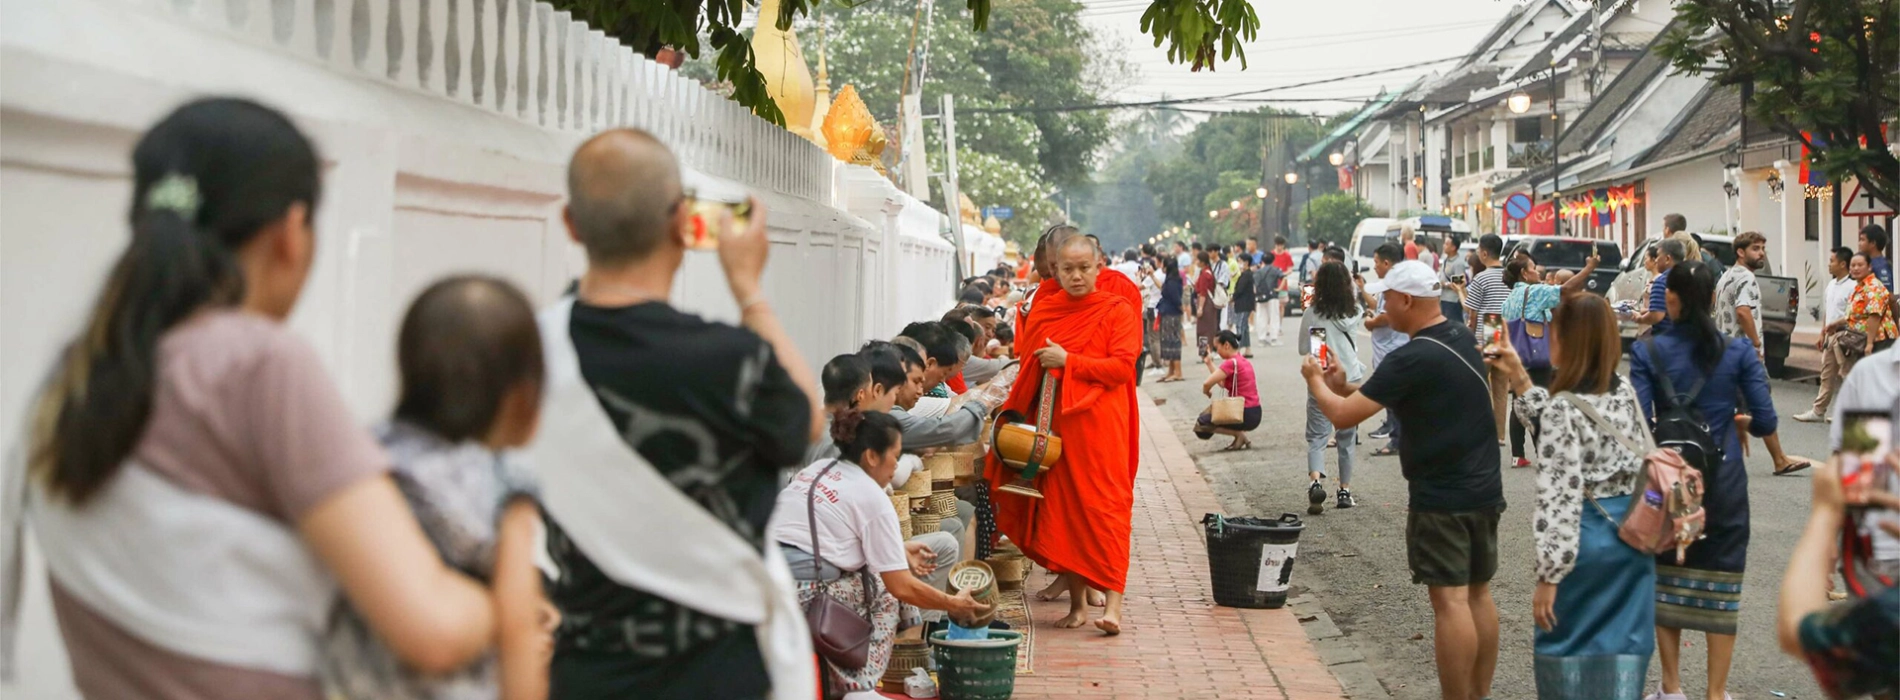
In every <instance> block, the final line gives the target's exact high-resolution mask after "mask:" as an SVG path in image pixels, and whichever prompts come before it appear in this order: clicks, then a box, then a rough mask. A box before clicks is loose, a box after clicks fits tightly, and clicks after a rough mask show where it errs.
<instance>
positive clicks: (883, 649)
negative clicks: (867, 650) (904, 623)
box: [798, 574, 899, 693]
mask: <svg viewBox="0 0 1900 700" xmlns="http://www.w3.org/2000/svg"><path fill="white" fill-rule="evenodd" d="M874 578H875V577H874ZM872 585H873V586H876V587H877V591H876V592H875V593H874V594H873V595H876V596H877V597H876V598H875V599H873V600H872V601H871V654H870V656H869V657H868V659H869V660H868V661H866V662H865V664H864V668H861V669H858V670H856V671H846V670H844V669H840V668H838V667H837V666H833V665H831V662H829V661H826V662H824V669H825V673H828V674H830V675H831V679H832V683H833V685H832V687H834V688H842V689H844V691H845V692H851V693H855V692H859V691H875V690H877V682H878V680H879V679H880V678H883V677H884V671H885V669H887V668H890V665H891V648H892V646H893V645H894V640H895V639H896V638H897V618H898V606H899V603H898V602H897V598H895V597H892V596H891V594H889V593H886V592H885V591H884V587H883V586H882V585H879V584H875V583H874V584H872ZM821 588H822V589H824V591H825V592H826V593H828V594H830V595H831V597H832V598H833V599H836V600H837V601H838V602H840V603H843V604H844V606H845V607H847V608H850V609H852V610H863V609H864V593H865V591H864V580H863V579H862V578H860V577H859V576H858V575H857V574H846V575H845V576H844V577H842V578H837V579H832V580H830V581H799V582H798V605H799V607H800V608H807V607H810V605H811V601H812V599H813V598H816V597H817V596H818V591H819V589H821Z"/></svg>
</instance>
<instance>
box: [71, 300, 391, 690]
mask: <svg viewBox="0 0 1900 700" xmlns="http://www.w3.org/2000/svg"><path fill="white" fill-rule="evenodd" d="M157 364H158V385H157V388H156V391H155V392H154V396H153V400H152V411H151V417H150V419H149V420H148V421H147V423H146V427H145V433H144V435H143V436H141V437H140V438H139V442H138V446H137V447H135V448H134V449H133V451H132V457H133V459H136V460H138V462H139V463H140V464H142V465H144V466H145V468H147V469H149V470H151V471H152V472H154V473H156V474H158V475H160V476H162V477H165V478H167V479H170V480H171V481H173V482H174V483H176V484H177V485H178V486H180V487H182V488H184V489H187V490H190V491H194V492H197V493H201V494H205V495H208V496H212V497H215V498H221V499H224V500H226V501H230V502H231V503H233V504H235V505H237V506H240V507H243V508H247V509H250V510H253V511H256V512H258V513H260V514H263V515H264V516H266V517H269V518H271V519H273V520H278V521H281V522H283V523H284V524H285V525H286V526H289V527H293V528H294V527H295V526H296V523H297V522H298V521H299V519H301V518H302V517H303V516H304V514H305V513H307V512H309V510H310V509H311V508H312V507H313V506H316V505H317V504H319V503H322V502H323V501H324V500H325V499H327V498H329V497H330V496H332V495H335V494H336V493H338V492H340V491H342V490H343V489H344V488H346V487H348V486H351V485H354V484H356V483H357V482H359V481H361V480H363V479H367V478H371V477H375V476H378V475H380V474H383V473H385V471H386V470H387V469H388V468H389V459H388V457H387V456H385V454H384V453H383V450H382V448H381V447H380V446H378V445H377V444H376V440H375V438H374V437H373V436H372V435H371V434H370V431H369V430H368V429H367V428H366V427H364V425H363V424H362V423H360V422H359V421H357V420H356V418H355V417H354V416H352V415H351V414H350V410H349V407H348V406H347V405H345V404H344V402H343V396H342V394H341V393H339V392H338V391H337V389H336V386H335V384H333V383H332V382H331V381H330V377H329V375H328V373H327V372H325V371H324V368H323V364H322V363H321V361H319V360H318V359H317V354H316V352H315V350H313V349H312V348H311V347H310V345H309V343H307V342H305V341H304V340H303V339H302V338H301V337H299V336H297V335H296V334H295V333H293V332H291V331H290V329H288V328H285V327H284V326H283V324H280V323H277V322H275V321H272V320H270V319H268V318H265V317H262V316H258V315H255V314H248V313H243V312H238V311H217V312H210V313H206V314H204V315H201V316H199V317H197V318H194V319H192V320H190V321H187V322H186V323H184V324H183V325H181V326H179V327H177V328H174V329H173V330H171V331H170V332H168V333H166V334H165V337H164V338H163V339H162V340H160V342H159V349H158V357H157ZM178 546H179V547H190V546H192V543H190V542H179V543H178ZM205 577H206V580H207V581H213V582H215V580H216V579H217V572H215V571H207V572H205ZM52 592H53V595H52V599H53V609H54V611H55V613H56V614H57V615H58V617H59V629H60V634H61V636H63V637H64V638H65V642H66V651H67V654H68V656H69V657H70V658H71V659H72V668H73V679H74V681H75V682H76V683H77V685H78V686H79V691H80V693H81V694H83V695H85V696H86V697H88V698H95V699H96V698H159V699H162V700H174V699H175V700H192V699H220V698H231V699H232V700H236V699H238V698H307V699H309V700H318V699H319V698H321V697H322V691H321V690H320V688H319V687H318V684H317V680H316V679H315V678H303V677H295V676H286V675H283V674H279V673H272V672H268V671H258V670H251V669H245V668H238V667H234V666H226V665H223V664H218V663H213V662H209V661H204V660H200V659H196V658H192V657H188V656H183V655H180V654H177V653H173V652H170V651H167V650H165V649H162V648H159V647H157V646H153V645H152V644H149V643H147V642H145V641H144V640H142V639H140V638H138V637H135V636H132V635H131V634H128V633H126V632H125V631H124V630H123V629H121V628H120V627H119V626H118V625H117V624H115V623H113V621H112V620H111V619H109V618H106V617H104V616H102V615H99V614H98V613H96V612H94V611H93V610H92V609H91V608H88V607H87V606H86V604H85V603H83V602H81V601H79V600H78V599H76V598H74V597H72V596H71V595H70V594H69V593H67V592H66V591H65V590H64V589H63V588H61V587H60V585H59V583H58V582H57V581H55V582H53V586H52Z"/></svg>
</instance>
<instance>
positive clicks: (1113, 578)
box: [984, 271, 1141, 591]
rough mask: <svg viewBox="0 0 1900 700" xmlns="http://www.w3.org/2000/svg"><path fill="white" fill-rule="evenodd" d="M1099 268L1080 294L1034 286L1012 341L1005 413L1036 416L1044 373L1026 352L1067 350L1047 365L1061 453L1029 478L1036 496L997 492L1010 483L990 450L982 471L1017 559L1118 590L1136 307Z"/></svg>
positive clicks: (1130, 482)
mask: <svg viewBox="0 0 1900 700" xmlns="http://www.w3.org/2000/svg"><path fill="white" fill-rule="evenodd" d="M1111 278H1120V279H1121V282H1122V283H1123V284H1127V285H1128V286H1130V287H1132V286H1133V283H1131V282H1128V279H1127V277H1124V276H1122V275H1120V274H1116V273H1113V272H1106V271H1105V272H1104V273H1103V274H1102V275H1101V279H1100V282H1099V283H1098V284H1099V287H1098V289H1097V290H1096V291H1095V292H1093V293H1091V294H1089V295H1087V296H1085V297H1082V298H1079V299H1078V298H1075V297H1072V296H1069V294H1068V292H1065V291H1063V290H1062V288H1061V287H1060V286H1059V285H1054V286H1053V287H1051V286H1047V285H1046V286H1045V287H1044V288H1043V289H1039V290H1037V292H1038V293H1037V295H1036V302H1035V304H1034V307H1033V310H1032V311H1031V313H1030V314H1029V316H1028V318H1027V319H1026V321H1025V323H1024V324H1023V327H1024V332H1023V334H1022V335H1019V336H1017V338H1016V349H1017V353H1018V356H1019V357H1021V358H1022V362H1023V368H1022V373H1021V374H1020V375H1018V379H1017V381H1016V385H1015V386H1014V387H1013V388H1012V390H1011V392H1010V396H1009V399H1008V400H1007V401H1005V402H1004V404H1003V407H1004V408H1005V409H1012V410H1016V411H1019V412H1021V413H1023V414H1024V415H1027V416H1031V417H1032V420H1033V416H1035V413H1036V412H1035V410H1034V403H1035V400H1036V398H1037V397H1038V396H1039V395H1040V393H1041V391H1042V386H1041V384H1042V375H1043V369H1042V367H1041V364H1040V363H1039V362H1038V361H1037V360H1036V357H1035V355H1033V354H1032V353H1034V352H1035V351H1036V350H1039V349H1041V348H1043V347H1044V346H1046V345H1047V344H1048V342H1049V341H1051V340H1054V341H1055V343H1056V344H1057V345H1060V346H1062V348H1063V349H1064V350H1067V351H1068V353H1069V358H1068V363H1067V366H1066V367H1060V368H1056V369H1055V370H1054V375H1055V377H1056V379H1057V380H1058V381H1059V382H1060V384H1059V385H1058V392H1057V399H1056V408H1055V413H1054V417H1053V418H1052V426H1051V428H1052V429H1053V430H1054V432H1055V433H1056V435H1058V436H1060V437H1061V438H1062V457H1061V458H1060V459H1059V460H1058V461H1057V462H1056V464H1055V465H1054V466H1053V467H1051V468H1050V469H1049V470H1048V471H1047V472H1045V473H1044V474H1043V475H1042V476H1041V477H1040V478H1038V479H1037V480H1036V488H1037V490H1039V491H1041V492H1042V494H1043V496H1044V498H1042V499H1040V500H1039V499H1034V498H1029V497H1026V496H1020V495H1016V494H1009V493H1002V492H1000V491H997V490H996V488H997V487H1000V486H1002V485H1004V484H1007V483H1009V482H1011V481H1013V480H1015V478H1016V474H1015V472H1013V471H1011V470H1009V469H1008V468H1006V467H1004V466H1003V464H1002V462H1001V461H1000V460H999V459H998V458H997V457H996V456H995V455H994V453H992V454H991V456H990V458H989V463H988V465H987V466H986V468H985V470H984V475H985V477H986V478H987V479H988V480H989V482H990V487H991V493H992V494H993V495H992V496H991V497H992V498H993V499H994V500H995V506H996V526H997V529H999V530H1001V531H1002V532H1003V534H1005V535H1008V536H1009V539H1010V541H1012V542H1015V543H1016V545H1017V546H1018V547H1020V548H1022V550H1023V553H1024V554H1026V555H1028V556H1029V558H1030V559H1031V560H1033V561H1035V562H1036V563H1038V564H1041V565H1043V567H1045V568H1047V569H1049V570H1051V571H1062V572H1068V573H1072V574H1075V575H1078V576H1081V577H1082V579H1083V580H1084V581H1087V582H1088V584H1089V586H1091V587H1093V588H1097V589H1100V590H1109V591H1121V590H1124V589H1125V588H1126V586H1127V581H1128V551H1129V550H1128V548H1129V534H1130V531H1131V529H1132V523H1131V518H1132V513H1133V510H1134V505H1135V469H1134V468H1133V466H1132V465H1134V464H1135V463H1136V460H1137V458H1138V455H1139V454H1140V453H1139V450H1138V449H1137V447H1138V445H1139V440H1140V437H1139V435H1138V432H1137V422H1136V409H1135V388H1134V380H1135V357H1136V356H1137V355H1139V354H1140V353H1141V307H1140V306H1139V305H1138V304H1135V303H1130V301H1129V299H1128V298H1127V296H1126V295H1124V294H1122V293H1120V290H1117V289H1115V286H1116V285H1115V283H1114V282H1113V281H1112V279H1111Z"/></svg>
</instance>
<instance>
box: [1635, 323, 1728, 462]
mask: <svg viewBox="0 0 1900 700" xmlns="http://www.w3.org/2000/svg"><path fill="white" fill-rule="evenodd" d="M1643 345H1644V346H1645V347H1647V348H1648V351H1649V366H1650V374H1651V375H1653V376H1654V377H1655V379H1656V391H1655V392H1654V394H1655V404H1656V407H1655V411H1656V425H1655V428H1654V431H1653V433H1654V434H1655V436H1656V446H1657V447H1667V448H1669V449H1672V450H1675V451H1676V453H1677V454H1680V455H1682V461H1684V462H1687V463H1688V464H1689V466H1690V467H1694V468H1695V469H1697V470H1699V471H1701V472H1702V473H1703V474H1710V473H1712V472H1711V471H1710V470H1711V469H1712V468H1714V467H1715V465H1717V464H1721V463H1722V456H1723V451H1722V447H1721V446H1720V445H1717V444H1715V436H1714V435H1712V434H1710V432H1709V424H1708V422H1707V421H1704V420H1703V419H1702V412H1701V411H1699V410H1697V409H1696V406H1695V400H1696V397H1697V396H1700V395H1701V394H1702V385H1703V384H1705V383H1707V382H1708V381H1709V378H1708V376H1706V375H1705V376H1703V377H1702V378H1700V379H1697V380H1696V382H1695V385H1694V386H1691V387H1689V393H1687V394H1678V393H1676V388H1675V386H1674V385H1672V384H1671V383H1670V381H1669V372H1668V371H1667V370H1666V369H1665V368H1664V366H1663V361H1662V354H1661V353H1658V352H1657V351H1656V340H1655V339H1654V338H1652V339H1650V340H1647V341H1644V342H1643Z"/></svg>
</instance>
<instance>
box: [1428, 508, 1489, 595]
mask: <svg viewBox="0 0 1900 700" xmlns="http://www.w3.org/2000/svg"><path fill="white" fill-rule="evenodd" d="M1503 514H1504V506H1503V505H1502V504H1500V505H1496V506H1491V507H1489V508H1481V509H1478V510H1466V511H1450V512H1441V511H1430V510H1413V511H1411V513H1410V514H1409V515H1407V516H1406V519H1405V559H1406V562H1407V563H1409V564H1410V565H1411V567H1412V583H1422V584H1425V585H1427V586H1469V585H1473V584H1479V583H1489V582H1490V581H1491V577H1492V576H1494V575H1496V574H1497V572H1498V518H1499V517H1500V516H1502V515H1503Z"/></svg>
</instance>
